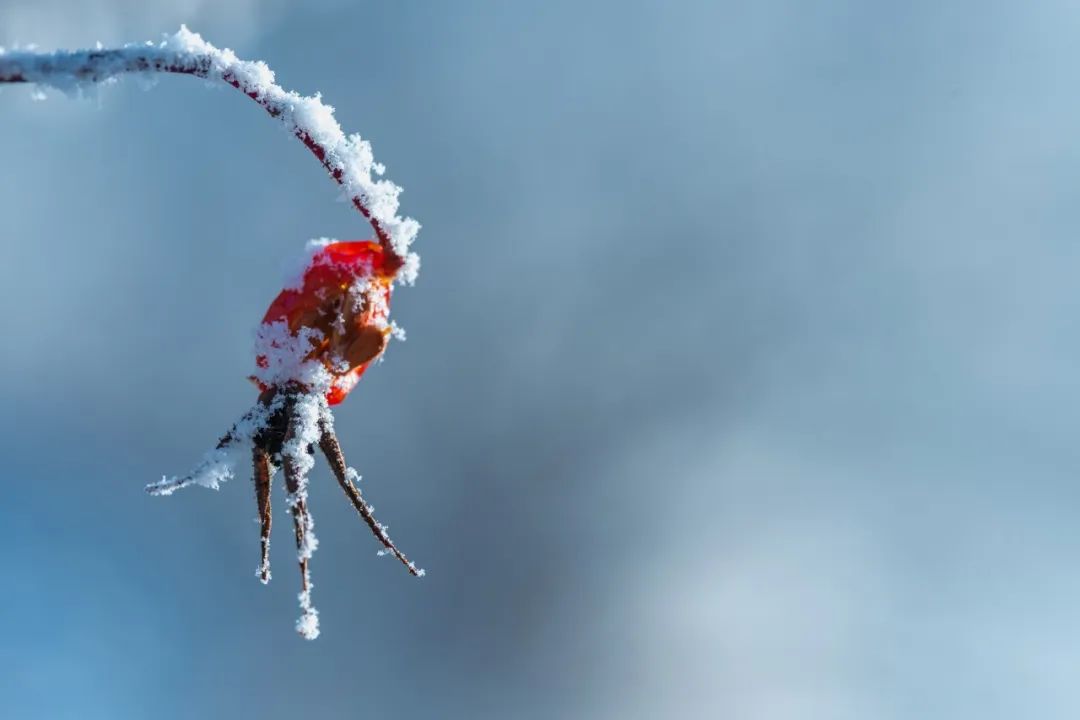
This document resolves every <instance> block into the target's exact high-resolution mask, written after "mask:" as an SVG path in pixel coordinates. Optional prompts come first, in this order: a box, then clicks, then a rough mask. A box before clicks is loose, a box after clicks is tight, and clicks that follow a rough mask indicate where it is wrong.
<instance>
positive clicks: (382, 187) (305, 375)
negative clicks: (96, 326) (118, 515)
mask: <svg viewBox="0 0 1080 720" xmlns="http://www.w3.org/2000/svg"><path fill="white" fill-rule="evenodd" d="M154 73H177V74H182V75H192V76H195V77H200V78H205V79H207V80H217V81H221V82H225V83H227V84H229V85H232V86H233V87H235V88H237V89H238V90H240V91H241V92H243V93H244V94H245V95H247V96H248V97H249V98H251V99H252V100H254V101H255V102H256V103H258V104H259V105H260V106H261V107H262V108H263V109H264V110H266V111H267V112H268V113H269V114H270V115H271V116H272V117H274V118H276V119H277V120H279V121H280V122H281V123H282V124H283V125H284V126H285V128H286V129H287V130H288V131H289V132H290V133H291V134H292V135H294V136H295V137H296V138H298V139H299V140H300V141H301V142H302V143H303V144H304V145H305V146H306V147H307V148H308V149H309V150H310V151H311V152H312V153H313V154H314V155H315V157H316V158H317V159H318V160H319V161H320V163H321V164H322V165H323V167H324V168H325V169H326V170H327V171H328V172H329V173H330V175H331V177H333V178H334V180H335V181H337V182H338V183H339V184H340V185H341V186H342V187H343V188H344V189H345V192H346V193H347V194H348V196H349V197H350V199H351V201H352V203H353V205H354V206H355V207H356V209H357V210H359V211H360V213H361V214H363V216H364V217H365V218H367V220H368V221H369V222H370V223H371V226H372V228H373V229H374V231H375V236H376V238H375V240H371V241H349V242H335V241H330V240H325V239H323V240H317V241H312V242H310V243H309V244H308V247H307V252H306V254H305V256H304V260H303V263H302V264H301V266H300V268H299V269H298V271H297V272H295V273H293V275H292V276H291V277H290V278H289V279H288V280H287V282H286V284H285V287H284V289H283V290H282V291H281V293H280V294H279V295H278V296H277V298H275V299H274V301H273V302H272V303H271V305H270V307H269V308H268V309H267V311H266V314H265V316H264V317H263V320H262V322H261V323H260V325H259V327H258V330H257V333H256V343H255V345H256V346H255V358H256V363H255V364H256V368H255V371H254V372H253V373H252V375H251V380H252V381H253V382H254V383H255V384H256V385H257V386H258V388H259V390H260V395H259V397H258V401H257V402H256V404H255V405H254V406H253V407H252V408H251V409H250V410H248V412H247V413H245V414H244V415H243V416H242V417H241V418H240V420H238V421H237V422H236V424H235V425H233V426H232V428H230V429H229V431H228V432H226V433H225V434H224V435H223V436H222V437H221V439H220V440H219V441H218V443H217V445H216V446H215V447H214V449H213V450H211V451H210V452H208V453H207V454H206V455H205V456H204V458H203V460H202V461H201V462H200V463H199V464H198V465H197V466H196V467H195V469H194V470H192V471H191V472H190V473H189V474H187V475H184V476H179V477H171V478H162V479H161V481H160V482H157V483H154V484H152V485H149V486H148V487H147V490H148V491H149V492H150V493H151V494H153V495H171V494H172V493H174V492H176V491H177V490H179V489H181V488H184V487H187V486H189V485H202V486H204V487H208V488H212V489H215V490H216V489H218V487H220V485H221V483H222V482H223V481H225V480H228V479H229V478H231V477H233V475H234V474H235V469H236V467H237V465H238V464H242V463H244V462H248V461H250V462H251V464H252V471H253V479H254V484H255V497H256V504H257V508H258V519H259V525H260V553H261V557H260V562H259V564H258V567H257V569H256V575H257V576H258V577H259V579H260V580H261V581H262V582H263V583H267V582H269V581H270V561H269V551H270V526H271V512H270V483H271V480H272V478H273V476H274V474H275V473H276V472H277V470H278V469H279V468H280V469H281V470H282V471H283V474H284V476H285V489H286V491H287V501H288V505H289V513H290V514H291V515H292V518H293V529H294V532H295V535H296V547H297V563H298V565H299V567H300V576H301V591H300V594H299V601H300V609H301V613H302V614H301V616H300V618H299V620H297V623H296V629H297V631H298V632H299V633H300V634H301V635H302V636H303V637H305V638H307V639H314V638H315V637H317V636H318V635H319V615H318V611H317V610H316V609H315V608H314V606H313V605H312V602H311V590H312V587H313V585H312V582H311V577H310V573H309V568H308V566H309V564H310V561H311V558H312V554H313V553H314V551H315V549H316V548H317V547H318V540H317V539H316V537H315V533H314V528H315V525H314V521H313V520H312V517H311V512H310V510H309V509H308V492H307V489H308V477H309V475H310V472H311V470H312V468H313V467H314V464H315V458H314V455H315V449H316V448H318V449H319V450H321V451H322V453H323V455H324V456H325V457H326V459H327V461H328V462H329V464H330V468H331V470H332V471H333V474H334V477H335V479H336V480H337V481H338V484H339V485H340V486H341V488H342V490H343V491H344V492H345V495H346V497H347V498H348V500H349V502H350V503H351V504H352V505H353V507H354V508H355V509H356V511H357V513H359V515H360V517H361V518H362V519H363V520H364V522H365V523H366V524H367V525H368V527H369V529H370V530H371V532H372V533H373V534H374V535H375V538H376V539H377V540H378V542H379V543H380V544H381V545H382V546H383V550H382V551H380V554H383V553H388V554H391V555H393V556H394V557H396V558H397V559H398V560H399V561H401V563H402V564H404V565H405V567H406V568H407V569H408V571H409V572H410V573H411V574H413V575H415V576H417V577H420V576H422V575H423V574H424V571H423V570H421V569H420V568H418V567H416V565H415V564H413V563H412V562H410V561H409V559H408V558H407V557H406V556H405V555H404V553H402V552H401V551H400V550H398V548H397V546H396V545H394V543H393V542H392V541H391V540H390V536H389V535H388V533H387V526H385V525H383V524H381V523H379V522H378V521H377V520H376V519H375V517H374V510H373V508H372V507H371V505H369V504H368V503H367V501H365V500H364V499H363V497H362V496H361V494H360V490H359V488H358V487H357V481H358V480H359V477H360V476H359V474H358V473H357V472H356V471H355V470H353V469H352V468H350V467H349V466H348V465H347V464H346V463H345V457H344V454H343V453H342V450H341V446H340V443H339V442H338V439H337V436H336V434H335V433H334V417H333V414H332V412H331V410H330V407H331V406H332V405H336V404H338V403H340V402H342V401H343V400H344V399H345V397H346V396H347V395H348V394H349V392H350V391H351V390H352V389H353V387H354V386H355V385H356V383H357V382H358V381H359V379H360V377H361V376H362V375H363V374H364V372H365V371H366V369H367V368H368V367H369V366H370V365H371V363H372V362H374V361H375V360H377V359H379V358H380V357H381V356H382V354H383V352H384V350H385V349H386V344H387V342H388V341H389V339H390V338H391V337H396V338H399V339H404V332H402V331H401V329H400V328H398V327H397V325H396V324H394V323H393V322H391V321H390V319H389V315H390V297H391V292H392V289H393V286H394V283H395V281H397V282H404V283H406V284H411V283H412V282H413V281H414V280H415V278H416V274H417V270H418V268H419V258H418V256H417V255H416V253H414V252H412V251H411V250H410V249H409V246H410V245H411V243H412V241H413V239H414V238H415V237H416V233H417V231H418V230H419V228H420V226H419V224H418V223H417V222H416V221H415V220H412V219H410V218H401V217H399V216H398V214H397V211H398V194H399V193H400V192H401V188H399V187H398V186H397V185H395V184H393V183H391V182H390V181H388V180H384V179H377V178H376V177H373V174H374V175H375V176H381V175H382V174H383V172H384V168H383V166H382V165H381V164H379V163H376V162H375V160H374V157H373V156H372V152H371V145H370V144H369V143H368V142H367V141H365V140H363V139H362V138H361V137H360V136H359V135H348V136H346V135H345V133H344V132H343V131H342V130H341V127H340V126H339V125H338V123H337V121H336V120H335V119H334V110H333V108H332V107H330V106H329V105H326V104H324V103H323V102H322V99H321V98H320V96H319V95H318V94H316V95H315V96H314V97H304V96H301V95H298V94H297V93H295V92H289V91H286V90H284V89H282V88H281V87H280V86H278V85H277V84H276V83H275V81H274V73H273V72H272V71H271V70H270V68H269V67H267V66H266V64H265V63H262V62H246V61H242V60H240V59H239V58H237V57H236V55H235V54H234V53H233V52H232V51H231V50H227V49H226V50H219V49H218V48H216V47H214V46H213V45H211V44H209V43H207V42H206V41H204V40H203V39H202V38H201V37H199V36H198V35H197V34H195V33H192V32H190V31H189V30H188V29H187V28H186V27H181V29H180V31H179V32H178V33H176V34H175V35H173V36H171V37H166V38H165V40H163V41H162V42H160V43H157V44H154V43H146V44H145V45H126V46H124V47H122V48H115V49H104V48H101V47H98V48H97V49H95V50H82V51H76V52H69V51H59V52H55V53H43V54H39V53H35V52H28V51H15V52H5V51H4V50H3V49H0V84H2V83H35V84H37V85H49V86H52V87H56V88H59V89H61V90H63V91H65V92H72V91H75V92H81V91H82V90H83V89H85V88H86V87H88V86H92V85H94V84H98V83H104V82H111V81H113V80H114V79H115V78H117V77H118V76H120V75H123V74H138V75H150V74H154Z"/></svg>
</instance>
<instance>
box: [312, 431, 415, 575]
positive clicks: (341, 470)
mask: <svg viewBox="0 0 1080 720" xmlns="http://www.w3.org/2000/svg"><path fill="white" fill-rule="evenodd" d="M319 447H320V448H321V449H322V451H323V454H324V455H326V461H327V462H328V463H329V464H330V469H331V470H333V472H334V477H336V478H337V481H338V484H339V485H341V489H342V490H344V491H345V495H347V496H348V498H349V500H350V501H351V502H352V504H353V507H355V508H356V511H357V512H358V513H360V517H362V518H363V519H364V522H366V523H367V525H368V527H369V528H371V532H372V533H374V535H375V538H376V539H377V540H378V541H379V542H380V543H382V544H383V547H385V548H386V549H387V550H389V551H390V552H391V553H392V554H393V556H394V557H396V558H397V559H398V560H400V561H401V563H402V565H404V566H405V567H406V568H408V569H409V572H410V573H412V574H413V575H415V576H416V577H422V576H423V575H424V571H423V570H422V569H420V568H418V567H416V565H415V564H414V563H412V562H411V561H410V560H409V558H407V557H405V553H403V552H401V551H400V550H398V548H397V545H395V544H394V542H393V541H392V540H391V539H390V535H388V534H387V532H386V528H385V527H383V526H382V524H380V523H379V522H378V521H377V520H376V519H375V515H374V513H373V512H372V510H371V506H370V505H368V504H367V502H365V501H364V498H363V497H361V495H360V490H359V489H357V487H356V486H355V485H353V483H352V481H351V480H350V479H349V475H348V468H349V466H348V465H346V464H345V455H344V453H343V452H342V451H341V443H339V442H338V439H337V435H335V434H334V431H333V429H332V428H330V427H328V426H327V425H326V424H325V423H324V424H323V428H322V436H321V437H320V438H319Z"/></svg>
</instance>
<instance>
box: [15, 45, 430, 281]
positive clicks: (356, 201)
mask: <svg viewBox="0 0 1080 720" xmlns="http://www.w3.org/2000/svg"><path fill="white" fill-rule="evenodd" d="M133 73H134V74H143V75H146V74H153V73H177V74H181V75H193V76H196V77H200V78H205V79H207V80H217V81H221V82H225V83H227V84H229V85H232V86H233V87H235V88H236V89H238V90H240V91H241V92H243V93H244V94H245V95H247V96H248V97H250V98H251V99H252V100H254V101H255V102H257V103H258V104H259V105H261V106H262V107H263V108H264V109H265V110H266V111H267V112H268V113H269V114H270V115H271V116H273V117H275V118H277V119H278V120H279V121H280V122H281V123H282V124H283V125H284V126H285V127H286V129H288V130H289V132H291V133H292V134H293V135H295V136H296V137H297V138H298V139H299V140H300V141H301V142H303V143H304V145H306V146H307V147H308V149H309V150H311V152H313V153H314V154H315V156H316V157H317V158H318V159H319V161H320V162H321V163H322V165H323V167H325V168H326V170H327V171H328V172H329V173H330V175H331V176H332V177H333V178H334V180H336V181H337V182H338V183H340V184H341V186H342V187H343V188H344V190H345V193H346V194H347V195H348V196H349V198H350V199H351V201H352V203H353V205H355V206H356V208H357V210H359V211H360V212H361V213H363V215H364V216H365V217H366V218H368V219H369V220H370V221H371V224H372V225H373V226H374V228H375V234H376V235H377V236H378V239H379V243H380V244H381V245H383V246H384V248H385V249H386V250H387V251H388V253H389V254H390V255H391V256H392V257H393V262H394V263H396V264H398V265H399V266H400V267H399V268H398V269H397V272H396V273H395V274H396V276H397V279H398V280H400V281H402V282H405V283H409V284H411V283H412V282H413V281H414V280H415V279H416V273H417V271H418V270H419V267H420V259H419V257H418V256H417V255H416V253H413V252H410V250H409V246H410V245H411V244H412V242H413V240H414V239H415V238H416V234H417V232H418V231H419V230H420V224H419V223H417V222H416V221H415V220H413V219H412V218H402V217H400V216H399V215H398V214H397V213H398V195H399V193H400V192H401V188H400V187H398V186H397V185H395V184H394V183H392V182H390V181H389V180H386V179H382V178H381V177H380V176H381V175H382V174H383V173H384V172H385V168H384V167H383V165H382V164H380V163H377V162H375V158H374V156H373V155H372V151H371V144H370V143H369V142H368V141H366V140H364V139H362V138H361V137H360V136H359V135H356V134H353V135H346V134H345V133H344V131H342V129H341V126H340V125H339V124H338V122H337V120H336V119H335V118H334V108H333V107H331V106H329V105H327V104H325V103H324V102H323V101H322V97H321V96H320V95H319V94H318V93H316V94H315V95H314V96H303V95H300V94H298V93H296V92H291V91H287V90H285V89H284V88H282V87H281V86H280V85H278V84H277V83H276V82H275V80H274V72H273V71H272V70H271V69H270V68H269V67H268V66H267V65H266V63H264V62H261V61H256V62H249V61H245V60H241V59H239V58H238V57H237V56H236V54H235V53H234V52H233V51H232V50H229V49H227V48H226V49H224V50H221V49H219V48H216V47H214V46H213V45H211V44H210V43H208V42H206V41H205V40H203V39H202V37H200V36H199V35H198V34H197V33H193V32H191V31H190V30H188V29H187V27H185V26H181V28H180V31H179V32H177V33H176V34H175V35H171V36H168V37H166V38H165V39H164V40H162V41H161V42H160V43H149V42H148V43H146V44H144V45H125V46H124V47H121V48H112V49H108V48H98V49H94V50H77V51H66V50H62V51H58V52H54V53H35V52H25V51H8V52H3V51H0V83H36V84H37V85H48V86H51V87H55V88H58V89H60V90H63V91H65V92H72V91H78V90H81V89H83V88H86V87H88V86H91V85H93V84H95V83H101V82H105V81H111V80H113V79H115V78H116V77H118V76H120V75H124V74H133ZM373 176H374V177H373Z"/></svg>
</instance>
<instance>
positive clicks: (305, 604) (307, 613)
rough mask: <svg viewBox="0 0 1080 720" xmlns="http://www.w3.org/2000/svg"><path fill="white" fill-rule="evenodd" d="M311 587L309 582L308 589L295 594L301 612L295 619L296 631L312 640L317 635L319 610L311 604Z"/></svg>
mask: <svg viewBox="0 0 1080 720" xmlns="http://www.w3.org/2000/svg"><path fill="white" fill-rule="evenodd" d="M312 587H313V586H312V585H311V584H310V582H309V583H308V589H307V590H305V591H304V592H302V593H300V594H299V595H298V596H297V599H299V600H300V608H301V610H302V611H303V612H302V613H301V615H300V617H299V618H298V619H297V621H296V632H298V633H300V635H301V636H302V637H303V638H304V639H305V640H314V639H315V638H317V637H319V611H318V610H316V609H315V608H314V606H312V604H311V588H312Z"/></svg>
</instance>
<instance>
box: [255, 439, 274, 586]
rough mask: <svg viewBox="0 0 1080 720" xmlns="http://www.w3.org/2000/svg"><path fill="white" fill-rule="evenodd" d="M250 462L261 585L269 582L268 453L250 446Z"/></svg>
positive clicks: (258, 447) (261, 448)
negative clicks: (256, 520)
mask: <svg viewBox="0 0 1080 720" xmlns="http://www.w3.org/2000/svg"><path fill="white" fill-rule="evenodd" d="M252 464H253V466H254V478H255V504H256V506H257V507H258V510H259V549H260V560H259V580H261V581H262V583H263V585H265V584H266V583H268V582H270V524H271V522H272V517H271V514H270V476H271V474H272V472H273V468H272V466H271V465H270V454H269V453H267V452H266V449H265V448H263V447H260V446H255V447H253V448H252Z"/></svg>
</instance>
